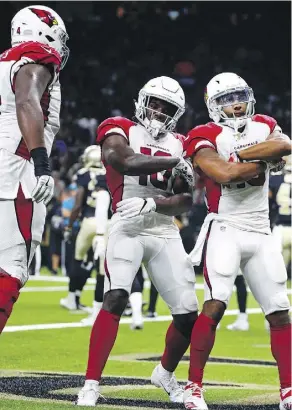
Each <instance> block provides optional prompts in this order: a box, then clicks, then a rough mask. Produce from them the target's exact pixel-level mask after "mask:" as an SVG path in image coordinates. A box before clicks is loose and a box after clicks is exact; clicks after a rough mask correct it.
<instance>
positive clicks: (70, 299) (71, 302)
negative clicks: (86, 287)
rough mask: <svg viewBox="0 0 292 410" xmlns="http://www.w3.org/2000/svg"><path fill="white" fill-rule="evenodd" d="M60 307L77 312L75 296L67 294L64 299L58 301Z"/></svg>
mask: <svg viewBox="0 0 292 410" xmlns="http://www.w3.org/2000/svg"><path fill="white" fill-rule="evenodd" d="M60 305H61V306H62V307H63V308H65V309H68V310H71V311H72V310H77V303H76V299H75V294H72V295H71V294H69V295H68V296H67V297H66V298H62V299H60Z"/></svg>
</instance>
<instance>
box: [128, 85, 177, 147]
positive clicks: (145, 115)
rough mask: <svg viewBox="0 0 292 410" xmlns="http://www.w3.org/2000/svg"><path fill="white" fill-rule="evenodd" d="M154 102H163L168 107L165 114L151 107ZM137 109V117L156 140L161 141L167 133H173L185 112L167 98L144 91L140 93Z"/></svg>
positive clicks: (136, 103)
mask: <svg viewBox="0 0 292 410" xmlns="http://www.w3.org/2000/svg"><path fill="white" fill-rule="evenodd" d="M153 100H160V101H163V102H164V103H165V105H166V110H165V112H161V111H158V110H155V108H152V107H150V104H151V102H152V101H153ZM135 107H136V111H135V117H136V118H137V120H138V121H139V122H140V123H141V124H142V125H143V126H144V127H145V128H146V129H147V131H148V132H149V134H150V135H151V136H152V137H153V138H154V139H159V138H160V137H161V136H163V135H164V134H166V133H167V132H171V131H173V130H174V129H175V127H176V124H177V122H178V120H179V118H180V117H181V116H182V115H183V113H184V111H185V110H184V109H183V108H182V107H180V106H178V105H177V104H176V103H175V102H174V101H172V100H170V99H167V98H166V97H165V96H159V95H151V94H149V93H147V92H145V91H144V90H141V91H140V93H139V97H138V102H135Z"/></svg>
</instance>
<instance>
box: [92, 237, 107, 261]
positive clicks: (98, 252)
mask: <svg viewBox="0 0 292 410" xmlns="http://www.w3.org/2000/svg"><path fill="white" fill-rule="evenodd" d="M92 248H93V252H94V260H95V261H96V260H97V259H98V258H102V259H104V256H105V239H104V235H95V237H94V238H93V241H92Z"/></svg>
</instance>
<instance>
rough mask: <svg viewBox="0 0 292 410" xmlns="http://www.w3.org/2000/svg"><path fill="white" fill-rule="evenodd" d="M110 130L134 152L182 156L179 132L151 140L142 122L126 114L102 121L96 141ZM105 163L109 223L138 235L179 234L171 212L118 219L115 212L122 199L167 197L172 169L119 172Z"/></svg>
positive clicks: (107, 134) (174, 235) (170, 189)
mask: <svg viewBox="0 0 292 410" xmlns="http://www.w3.org/2000/svg"><path fill="white" fill-rule="evenodd" d="M112 134H119V135H121V136H123V137H124V138H125V139H126V140H127V141H128V143H129V146H130V147H131V148H132V149H133V151H134V152H135V153H137V154H144V155H152V156H175V157H181V156H182V153H183V141H184V137H183V136H182V135H180V134H175V133H167V134H166V135H164V136H163V137H162V138H160V139H158V140H154V139H153V138H152V137H151V135H150V134H149V133H148V132H147V130H146V129H145V128H144V127H143V126H142V125H140V124H137V123H135V122H133V121H130V120H128V119H127V118H123V117H113V118H108V119H107V120H105V121H103V122H102V123H101V124H100V126H99V127H98V130H97V142H98V143H99V144H102V142H103V141H104V140H105V138H106V137H107V136H109V135H112ZM104 165H105V167H106V177H107V185H108V188H109V190H110V193H111V196H112V210H113V212H114V215H113V217H112V222H111V225H113V224H114V225H115V228H116V227H117V228H119V229H122V230H125V231H127V232H133V233H137V234H140V235H155V236H161V237H168V238H173V237H175V238H177V237H179V231H178V228H177V226H176V224H175V223H174V218H173V217H171V216H167V215H162V214H158V213H156V212H153V213H151V214H149V215H143V216H138V217H135V218H131V219H125V218H124V219H121V218H120V216H119V214H118V213H115V212H116V205H117V203H118V202H119V201H121V200H122V199H127V198H133V197H139V198H153V197H154V196H162V197H167V196H168V195H169V194H170V193H172V192H173V190H172V184H173V181H174V178H173V177H172V172H171V170H168V171H165V172H157V173H155V174H152V175H140V176H131V175H122V174H120V173H119V172H117V171H116V170H114V169H113V168H112V167H111V166H109V165H108V164H106V162H104Z"/></svg>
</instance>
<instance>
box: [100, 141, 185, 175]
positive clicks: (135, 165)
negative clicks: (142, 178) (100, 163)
mask: <svg viewBox="0 0 292 410" xmlns="http://www.w3.org/2000/svg"><path fill="white" fill-rule="evenodd" d="M102 154H103V159H104V161H106V163H107V164H108V165H111V166H112V167H113V168H114V169H115V170H116V171H118V172H119V173H121V174H123V175H143V174H144V175H151V174H154V173H156V172H160V171H164V170H166V169H170V168H174V167H175V166H176V165H177V164H178V163H179V162H180V159H179V158H178V157H158V156H157V157H155V156H153V157H152V156H150V155H143V154H136V153H135V152H134V150H133V149H132V148H131V147H130V146H129V145H128V143H127V140H126V139H125V138H124V137H123V136H121V135H119V134H112V135H110V136H108V137H107V138H106V140H105V141H104V143H103V144H102Z"/></svg>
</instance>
